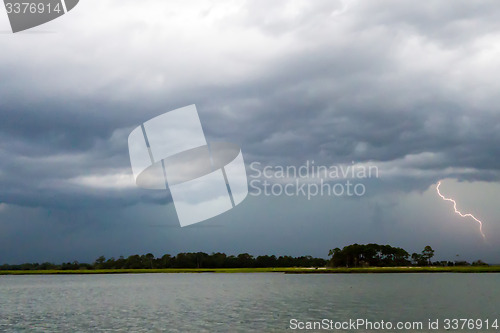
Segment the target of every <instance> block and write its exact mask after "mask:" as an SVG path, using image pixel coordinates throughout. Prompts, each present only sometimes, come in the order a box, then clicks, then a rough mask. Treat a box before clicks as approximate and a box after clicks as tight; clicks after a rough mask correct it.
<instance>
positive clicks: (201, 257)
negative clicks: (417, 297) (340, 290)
mask: <svg viewBox="0 0 500 333" xmlns="http://www.w3.org/2000/svg"><path fill="white" fill-rule="evenodd" d="M328 255H329V256H330V259H329V260H326V259H323V258H313V257H311V256H301V257H291V256H280V257H276V256H275V255H264V256H257V257H255V256H252V255H250V254H248V253H242V254H239V255H237V256H234V255H226V254H225V253H221V252H217V253H212V254H207V253H204V252H188V253H179V254H177V255H176V256H171V255H169V254H165V255H163V256H161V257H155V256H154V255H153V254H152V253H148V254H145V255H138V254H135V255H131V256H129V257H128V258H124V257H120V258H118V259H115V258H108V259H106V258H105V257H104V256H100V257H99V258H97V259H96V260H95V261H94V262H93V263H92V264H88V263H79V262H77V261H73V262H67V263H62V264H58V265H56V264H53V263H49V262H44V263H41V264H39V263H25V264H20V265H9V264H3V265H2V266H0V275H31V274H132V273H285V274H328V273H329V274H335V273H497V272H500V265H498V266H497V265H495V266H491V265H488V264H486V263H484V262H483V261H481V260H477V261H475V262H473V263H472V264H470V263H468V262H466V261H437V262H433V261H432V258H433V257H434V250H433V249H432V247H431V246H426V247H425V248H424V249H423V251H422V252H421V253H413V254H411V255H410V254H409V253H408V252H407V251H405V250H404V249H402V248H399V247H392V246H390V245H379V244H373V243H371V244H366V245H364V244H352V245H348V246H345V247H344V248H343V249H340V248H334V249H332V250H330V251H329V253H328Z"/></svg>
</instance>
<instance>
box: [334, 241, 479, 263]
mask: <svg viewBox="0 0 500 333" xmlns="http://www.w3.org/2000/svg"><path fill="white" fill-rule="evenodd" d="M434 252H435V251H434V250H433V249H432V247H431V246H429V245H427V246H426V247H425V248H424V249H423V250H422V252H421V253H412V254H411V255H410V254H409V253H408V252H407V251H406V250H404V249H402V248H400V247H392V246H390V245H379V244H352V245H348V246H345V247H344V248H342V249H340V248H338V247H337V248H335V249H332V250H330V251H329V253H328V255H329V256H330V257H331V259H330V260H329V262H328V266H330V267H369V266H374V267H396V266H410V265H413V266H469V265H471V264H470V263H468V262H467V261H436V262H432V258H433V257H434ZM472 265H473V266H483V265H487V264H486V263H484V262H483V261H481V260H477V261H475V262H473V263H472Z"/></svg>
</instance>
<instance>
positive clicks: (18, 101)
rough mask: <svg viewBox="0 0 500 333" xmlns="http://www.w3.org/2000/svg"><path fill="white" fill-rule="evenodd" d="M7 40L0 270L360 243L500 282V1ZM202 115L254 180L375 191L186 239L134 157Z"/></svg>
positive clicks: (303, 201)
mask: <svg viewBox="0 0 500 333" xmlns="http://www.w3.org/2000/svg"><path fill="white" fill-rule="evenodd" d="M0 40H1V42H0V43H1V50H0V115H1V121H0V264H1V263H20V262H26V261H52V262H61V261H72V260H79V261H93V260H94V259H95V258H96V257H97V256H99V255H105V256H106V257H111V256H114V257H118V256H120V255H124V256H128V255H131V254H135V253H140V254H144V253H148V252H152V253H153V254H155V255H157V256H160V255H162V254H164V253H171V254H176V253H178V252H192V251H204V252H207V253H211V252H218V251H220V252H226V253H229V254H238V253H243V252H249V253H251V254H255V255H259V254H276V255H285V254H287V255H294V256H296V255H313V256H319V257H326V255H327V253H328V250H329V249H331V248H334V247H343V246H345V245H349V244H352V243H355V242H357V243H368V242H375V243H386V244H391V245H393V246H401V247H403V248H405V249H407V250H408V251H410V252H416V251H421V250H422V249H423V247H424V246H425V245H431V246H432V247H433V248H434V249H435V250H436V254H437V259H443V260H447V259H450V260H454V259H456V258H461V259H467V260H476V259H482V260H485V261H489V262H493V263H500V255H499V254H498V253H500V251H499V250H500V241H499V240H498V239H499V238H500V219H499V217H498V198H499V197H500V184H499V181H500V158H499V156H500V145H499V143H500V112H499V110H498V106H499V105H500V94H499V93H498V92H499V91H500V80H499V79H498V78H499V77H500V60H499V59H500V6H498V3H497V1H495V0H491V1H481V0H478V1H462V0H456V1H453V5H452V3H451V2H450V1H444V0H442V1H437V0H429V1H425V2H415V1H406V0H386V1H371V0H370V1H368V0H366V1H361V0H359V1H347V0H345V1H340V0H338V1H337V0H328V1H324V0H315V1H310V0H283V1H282V0H274V1H264V0H247V1H244V0H227V1H225V0H224V1H197V0H196V1H189V2H188V3H186V1H153V0H141V1H130V0H106V1H95V0H82V1H81V2H80V3H79V4H78V5H77V6H76V7H75V8H74V9H73V10H72V11H71V12H69V13H68V14H66V15H64V16H62V17H60V18H58V19H56V20H54V21H52V22H50V23H48V24H45V25H42V26H39V27H36V28H34V29H31V30H28V31H26V32H21V33H17V34H12V33H11V32H10V26H9V21H8V18H7V14H6V12H5V11H4V10H3V9H2V10H0ZM190 104H196V106H197V108H198V112H199V115H200V118H201V121H202V123H203V129H204V131H205V133H206V135H207V138H208V139H209V140H212V141H227V142H234V143H238V144H239V145H240V146H241V148H242V151H243V156H244V159H245V162H246V164H247V173H248V174H249V175H251V173H252V170H251V169H250V168H249V166H250V164H251V163H252V162H260V163H261V165H274V166H276V165H284V166H286V165H295V166H300V165H302V164H304V163H305V162H306V161H307V160H309V161H312V160H314V161H315V163H316V164H318V165H327V166H330V165H338V164H346V165H350V164H352V162H354V163H356V164H364V163H370V164H372V165H376V166H377V167H378V168H379V171H380V174H379V178H377V179H370V180H366V181H365V182H364V183H365V185H366V190H367V193H366V195H364V196H362V197H356V198H349V197H328V196H323V197H320V196H318V197H315V198H312V199H311V200H307V198H304V197H300V196H299V197H286V196H279V197H266V196H248V197H247V199H246V200H245V201H244V202H243V203H242V204H240V205H239V206H237V207H236V208H235V209H232V210H231V211H229V212H227V213H225V214H223V215H220V216H217V217H215V218H212V219H210V220H208V221H205V222H203V223H200V224H197V225H193V226H190V227H186V228H180V226H179V222H178V219H177V215H176V211H175V208H174V207H173V204H172V201H171V199H170V196H169V194H168V192H165V191H159V192H158V191H149V190H143V189H140V188H138V187H136V186H135V184H134V181H133V178H132V171H131V168H130V160H129V154H128V147H127V137H128V135H129V134H130V132H131V131H132V130H133V129H134V128H135V127H137V126H138V125H140V124H141V123H143V122H144V121H147V120H149V119H151V118H153V117H155V116H157V115H160V114H162V113H164V112H167V111H169V110H173V109H176V108H179V107H183V106H186V105H190ZM439 180H442V185H441V191H442V192H443V194H446V195H447V196H451V197H454V198H456V199H457V202H458V208H459V209H460V210H461V211H463V212H466V213H472V214H474V215H475V216H476V217H478V218H479V219H481V220H482V221H483V223H484V233H485V234H486V241H485V240H484V239H483V238H482V237H481V234H480V233H479V229H478V225H477V224H476V223H475V222H474V221H472V220H471V219H462V218H460V217H459V216H458V215H456V214H454V213H453V206H452V205H451V204H450V203H449V202H445V201H443V200H441V199H440V198H439V196H438V195H437V193H436V184H437V182H438V181H439ZM457 255H459V257H457Z"/></svg>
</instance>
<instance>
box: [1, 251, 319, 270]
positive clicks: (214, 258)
mask: <svg viewBox="0 0 500 333" xmlns="http://www.w3.org/2000/svg"><path fill="white" fill-rule="evenodd" d="M326 264H327V260H325V259H323V258H313V257H312V256H301V257H291V256H280V257H276V256H275V255H263V256H257V257H255V256H252V255H250V254H248V253H242V254H239V255H237V256H234V255H226V254H225V253H220V252H217V253H212V254H207V253H204V252H196V253H194V252H188V253H179V254H177V255H175V256H172V255H170V254H165V255H163V256H161V257H155V256H154V255H153V254H152V253H148V254H145V255H138V254H134V255H131V256H129V257H128V258H124V257H123V256H121V257H119V258H118V259H115V258H105V257H104V256H100V257H99V258H97V259H96V260H95V261H94V262H93V263H92V264H89V263H79V262H78V261H73V262H67V263H62V264H53V263H49V262H45V263H41V264H39V263H25V264H21V265H8V264H4V265H2V266H0V270H79V269H161V268H254V267H255V268H260V267H325V266H326Z"/></svg>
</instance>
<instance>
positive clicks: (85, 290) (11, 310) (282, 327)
mask: <svg viewBox="0 0 500 333" xmlns="http://www.w3.org/2000/svg"><path fill="white" fill-rule="evenodd" d="M292 318H295V319H298V320H300V321H307V320H309V321H311V320H316V321H319V320H322V319H324V318H326V319H331V320H335V321H346V320H349V319H358V318H366V319H368V320H373V321H380V320H385V321H393V322H398V321H423V322H425V323H426V325H427V323H428V319H433V320H434V319H445V318H473V319H479V318H480V319H487V318H489V319H490V320H491V319H493V318H499V319H500V274H375V275H285V274H210V273H209V274H138V275H128V274H127V275H85V276H83V275H79V276H74V275H71V276H69V275H67V276H0V331H1V332H19V331H30V332H47V331H48V332H99V331H103V332H160V331H166V332H200V331H201V332H248V331H251V332H281V331H287V330H288V331H291V330H290V329H289V325H290V319H292ZM360 331H363V330H358V332H360ZM424 331H428V330H424ZM440 331H444V330H440ZM474 331H476V330H468V332H474ZM499 331H500V330H499ZM386 332H388V330H386ZM421 332H422V331H421ZM434 332H435V331H434Z"/></svg>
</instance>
